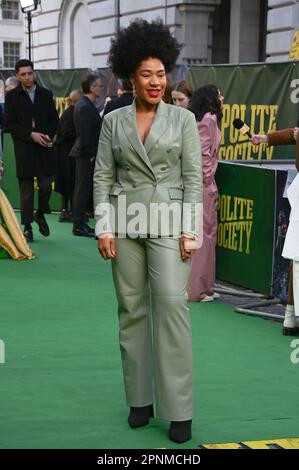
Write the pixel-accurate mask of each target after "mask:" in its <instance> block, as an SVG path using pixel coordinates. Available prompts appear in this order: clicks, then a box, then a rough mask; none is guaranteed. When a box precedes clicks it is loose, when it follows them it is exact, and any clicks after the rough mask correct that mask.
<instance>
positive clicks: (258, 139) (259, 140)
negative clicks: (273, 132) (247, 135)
mask: <svg viewBox="0 0 299 470" xmlns="http://www.w3.org/2000/svg"><path fill="white" fill-rule="evenodd" d="M249 140H250V141H251V142H252V143H253V145H259V144H266V143H267V142H268V139H267V136H266V135H258V134H253V135H252V137H251V139H249Z"/></svg>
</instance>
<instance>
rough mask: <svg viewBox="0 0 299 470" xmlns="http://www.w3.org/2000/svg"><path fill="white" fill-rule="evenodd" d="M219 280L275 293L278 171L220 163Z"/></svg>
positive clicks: (217, 264) (218, 179)
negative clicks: (275, 227)
mask: <svg viewBox="0 0 299 470" xmlns="http://www.w3.org/2000/svg"><path fill="white" fill-rule="evenodd" d="M217 186H218V191H219V196H218V234H217V250H216V276H217V278H219V279H223V280H225V281H229V282H232V283H234V284H238V285H241V286H244V287H247V288H250V289H254V290H257V291H258V292H261V293H264V294H270V293H271V292H272V284H273V244H274V236H273V234H274V226H275V194H276V170H271V169H264V168H255V167H248V166H246V165H242V164H241V165H240V164H234V163H224V162H223V163H220V164H219V166H218V171H217Z"/></svg>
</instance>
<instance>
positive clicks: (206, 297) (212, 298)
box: [201, 295, 214, 302]
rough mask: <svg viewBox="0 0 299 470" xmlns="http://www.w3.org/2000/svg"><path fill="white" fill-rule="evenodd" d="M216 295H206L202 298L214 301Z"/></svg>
mask: <svg viewBox="0 0 299 470" xmlns="http://www.w3.org/2000/svg"><path fill="white" fill-rule="evenodd" d="M213 300H214V296H213V295H206V296H205V297H204V298H203V299H201V302H213Z"/></svg>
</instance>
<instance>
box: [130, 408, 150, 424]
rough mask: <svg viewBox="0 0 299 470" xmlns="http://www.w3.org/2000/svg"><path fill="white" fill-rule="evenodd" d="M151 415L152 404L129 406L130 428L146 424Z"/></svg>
mask: <svg viewBox="0 0 299 470" xmlns="http://www.w3.org/2000/svg"><path fill="white" fill-rule="evenodd" d="M153 416H154V408H153V405H148V406H139V407H136V406H131V408H130V414H129V416H128V423H129V425H130V426H131V428H139V427H140V426H146V425H147V424H148V423H149V419H150V418H152V417H153Z"/></svg>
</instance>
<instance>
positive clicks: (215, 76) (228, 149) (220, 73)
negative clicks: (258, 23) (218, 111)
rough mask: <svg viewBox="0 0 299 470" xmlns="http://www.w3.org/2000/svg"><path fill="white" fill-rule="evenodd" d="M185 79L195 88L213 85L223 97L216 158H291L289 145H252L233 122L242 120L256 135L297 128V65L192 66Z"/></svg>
mask: <svg viewBox="0 0 299 470" xmlns="http://www.w3.org/2000/svg"><path fill="white" fill-rule="evenodd" d="M188 77H189V81H190V82H191V84H192V86H193V88H194V89H195V88H198V87H200V86H202V85H204V84H207V83H213V84H215V85H216V86H218V88H219V89H220V90H221V92H222V94H223V95H224V101H225V104H224V108H223V119H222V129H221V130H222V142H221V147H220V151H219V159H223V160H236V159H237V160H255V159H257V160H261V159H266V160H271V159H289V158H292V159H293V158H294V148H293V147H292V146H283V147H282V146H279V147H270V148H267V146H266V145H261V146H254V145H252V144H251V142H249V141H248V137H247V136H242V135H241V134H240V132H239V131H237V130H236V129H234V127H233V125H232V123H233V121H234V119H235V118H241V119H242V120H243V121H244V122H246V124H247V125H248V126H249V127H250V130H251V132H252V133H255V134H265V133H268V132H270V131H273V130H277V129H284V128H286V127H294V126H295V125H297V121H298V103H299V64H298V62H286V63H274V64H265V63H259V64H247V65H217V66H199V67H192V68H191V69H190V70H189V76H188Z"/></svg>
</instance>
